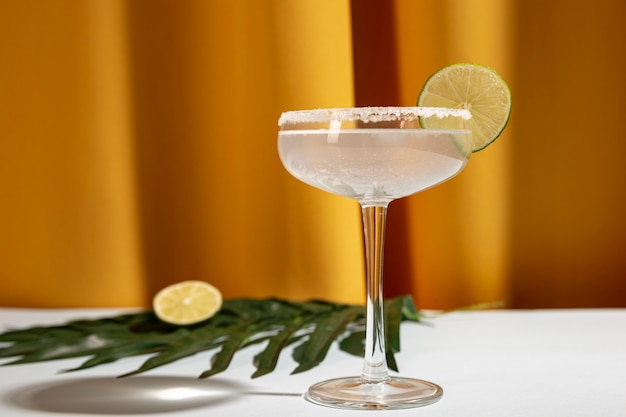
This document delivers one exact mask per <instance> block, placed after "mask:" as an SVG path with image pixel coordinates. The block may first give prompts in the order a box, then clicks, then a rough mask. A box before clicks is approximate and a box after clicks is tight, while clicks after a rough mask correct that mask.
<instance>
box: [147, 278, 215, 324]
mask: <svg viewBox="0 0 626 417" xmlns="http://www.w3.org/2000/svg"><path fill="white" fill-rule="evenodd" d="M152 306H153V307H154V312H155V314H156V315H157V317H159V318H160V319H161V320H163V321H165V322H167V323H171V324H177V325H188V324H194V323H198V322H201V321H204V320H207V319H209V318H211V317H213V316H214V315H215V313H217V312H218V311H219V309H220V308H221V307H222V293H221V292H220V291H219V290H218V289H217V288H215V287H214V286H212V285H211V284H208V283H206V282H204V281H183V282H179V283H177V284H173V285H170V286H168V287H165V288H163V289H162V290H161V291H159V292H158V294H157V295H156V296H155V297H154V300H153V301H152Z"/></svg>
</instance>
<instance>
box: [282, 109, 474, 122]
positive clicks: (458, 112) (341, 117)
mask: <svg viewBox="0 0 626 417" xmlns="http://www.w3.org/2000/svg"><path fill="white" fill-rule="evenodd" d="M419 117H438V118H440V119H442V118H444V117H460V118H462V119H464V120H468V119H470V118H471V117H472V114H471V113H470V112H469V110H466V109H447V108H444V107H354V108H343V109H339V108H338V109H315V110H295V111H288V112H285V113H283V114H282V115H281V116H280V119H278V126H284V125H286V124H296V123H324V122H333V121H355V120H359V121H362V122H366V123H368V122H389V121H394V120H398V119H403V120H405V121H410V120H415V119H417V118H419Z"/></svg>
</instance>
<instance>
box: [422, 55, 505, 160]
mask: <svg viewBox="0 0 626 417" xmlns="http://www.w3.org/2000/svg"><path fill="white" fill-rule="evenodd" d="M417 105H418V106H424V107H447V108H453V109H467V110H469V111H470V113H472V118H471V120H469V121H468V124H467V127H468V129H469V130H471V131H472V152H478V151H480V150H482V149H484V148H485V147H487V145H489V144H490V143H492V142H493V141H494V140H496V139H497V138H498V136H500V133H502V131H503V130H504V128H505V127H506V124H507V123H508V121H509V116H510V115H511V90H509V87H508V85H507V84H506V82H504V80H503V79H502V78H501V77H500V76H499V75H498V74H497V73H496V72H495V71H494V70H492V69H491V68H489V67H485V66H483V65H477V64H467V63H463V64H453V65H450V66H447V67H445V68H442V69H440V70H439V71H437V72H436V73H434V74H433V75H431V76H430V78H428V80H426V84H424V87H423V88H422V91H421V92H420V95H419V97H418V99H417ZM453 123H455V122H454V121H453V120H450V119H445V118H444V119H437V118H434V117H431V118H422V119H420V124H421V125H422V127H425V128H441V129H450V128H456V127H457V126H453V125H452V124H453Z"/></svg>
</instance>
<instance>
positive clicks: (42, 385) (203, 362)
mask: <svg viewBox="0 0 626 417" xmlns="http://www.w3.org/2000/svg"><path fill="white" fill-rule="evenodd" d="M119 312H120V310H112V309H89V310H82V309H81V310H76V309H72V310H30V309H11V308H4V309H2V308H0V329H2V330H6V329H9V328H16V327H18V328H19V327H28V326H33V325H36V324H37V325H39V324H42V325H50V324H61V323H63V322H65V321H67V320H70V319H77V318H92V317H107V316H112V315H115V314H117V313H119ZM428 323H429V324H428V325H423V324H415V323H404V324H403V327H402V334H401V341H402V352H401V353H400V354H398V355H397V360H398V365H399V367H400V371H401V372H400V373H401V374H402V375H404V376H413V377H418V378H422V379H426V380H430V381H432V382H436V383H438V384H439V385H441V386H442V387H443V389H444V396H443V398H442V399H441V400H440V401H439V402H438V403H436V404H433V405H429V406H425V407H421V408H415V409H409V410H398V411H382V413H384V414H385V415H390V414H391V415H397V416H415V417H419V416H424V417H456V416H458V417H461V416H462V417H491V416H494V417H496V416H497V417H515V416H520V417H521V416H524V417H532V416H544V417H559V416H564V417H579V416H580V417H583V416H584V417H624V416H626V309H606V310H597V309H595V310H531V311H524V310H522V311H472V312H456V313H449V314H447V315H444V316H440V317H437V318H433V319H430V320H429V321H428ZM257 352H258V347H254V346H253V347H250V348H249V349H246V350H243V351H241V352H239V353H238V354H237V355H236V356H235V358H234V360H233V363H232V364H231V366H230V367H229V369H228V370H227V371H226V372H224V373H223V374H219V375H216V376H214V377H212V378H209V379H204V380H199V379H197V376H198V375H199V374H200V373H201V372H202V371H204V370H206V369H208V368H209V366H208V360H209V358H210V356H211V353H210V352H208V353H206V354H198V355H196V356H193V357H190V358H186V359H183V360H181V361H179V362H175V363H173V364H171V365H168V366H165V367H162V368H157V369H155V370H153V371H150V372H148V373H146V374H143V375H142V376H135V377H130V378H123V379H116V378H115V377H116V376H117V375H120V374H122V373H125V372H128V371H131V370H134V369H136V368H137V367H138V366H139V365H140V364H141V363H142V362H143V360H145V358H146V357H145V356H144V357H135V358H128V359H124V360H120V361H119V362H116V363H113V364H109V365H104V366H100V367H96V368H92V369H89V370H84V371H78V372H72V373H59V372H58V371H59V370H62V369H68V368H72V367H75V366H78V365H79V364H80V363H82V362H83V361H84V358H79V359H69V360H57V361H52V362H46V363H38V364H28V365H16V366H4V367H0V416H2V417H5V416H7V417H8V416H11V417H14V416H15V417H21V416H33V417H34V416H39V417H40V416H59V415H67V416H102V415H116V416H137V415H141V416H145V417H148V416H155V417H156V416H159V417H170V416H177V417H191V416H220V417H221V416H224V417H235V416H237V417H246V416H250V417H252V416H254V417H263V416H272V417H277V416H352V417H354V416H356V415H358V414H361V415H363V414H367V415H370V414H372V413H374V414H375V413H381V412H380V411H344V410H337V409H333V408H326V407H321V406H318V405H314V404H311V403H309V402H307V401H305V400H303V399H302V398H301V395H302V393H303V392H304V391H305V390H306V389H307V388H308V386H309V385H311V384H312V383H314V382H318V381H321V380H324V379H327V378H333V377H338V376H346V375H352V374H358V373H359V372H360V368H361V360H360V359H359V358H355V357H353V356H350V355H347V354H345V353H343V352H341V351H339V350H338V349H337V348H336V347H333V348H332V349H331V351H330V352H329V356H328V357H327V358H326V360H325V361H324V362H322V364H321V365H320V366H318V367H316V368H314V369H313V370H311V371H308V372H305V373H302V374H298V375H290V372H291V371H292V370H293V369H294V368H295V366H296V364H295V362H294V361H293V360H292V359H291V357H290V352H289V351H286V352H284V354H283V355H282V356H281V359H280V361H279V363H278V367H277V369H276V370H275V371H274V372H273V373H271V374H269V375H266V376H263V377H260V378H256V379H250V375H251V374H252V373H253V372H254V367H253V365H252V357H253V356H254V354H255V353H257ZM8 361H9V360H6V359H5V360H2V362H0V363H6V362H8Z"/></svg>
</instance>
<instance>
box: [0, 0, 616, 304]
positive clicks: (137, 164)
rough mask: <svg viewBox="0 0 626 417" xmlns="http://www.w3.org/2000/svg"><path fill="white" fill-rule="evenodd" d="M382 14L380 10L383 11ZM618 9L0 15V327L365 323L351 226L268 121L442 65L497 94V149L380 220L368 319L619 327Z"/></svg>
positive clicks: (349, 213) (400, 2)
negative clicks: (346, 310)
mask: <svg viewBox="0 0 626 417" xmlns="http://www.w3.org/2000/svg"><path fill="white" fill-rule="evenodd" d="M381 3H383V4H381ZM624 21H626V3H624V2H623V1H621V0H603V1H599V2H594V3H593V4H590V3H589V2H585V1H581V0H573V1H565V0H558V1H554V2H545V1H538V0H530V1H529V0H445V1H444V0H422V1H413V0H395V1H389V2H376V1H373V0H353V1H352V2H350V1H347V0H300V1H293V0H262V1H252V0H249V1H245V0H233V1H218V0H215V1H211V0H208V1H201V0H198V1H191V0H182V1H166V0H134V1H124V0H90V1H82V0H48V1H45V2H44V1H38V0H4V1H2V2H0V54H1V55H0V56H1V61H0V305H1V306H30V307H49V306H58V307H67V306H137V305H147V304H148V303H149V300H150V299H151V297H152V296H153V295H154V293H155V292H156V291H157V290H158V289H160V288H161V287H163V286H164V285H167V284H169V283H173V282H178V281H181V280H185V279H202V280H206V281H208V282H211V283H213V284H214V285H216V286H218V287H219V288H220V289H221V290H222V291H223V293H224V296H226V297H237V296H252V297H265V296H278V297H285V298H291V299H304V298H326V299H330V300H337V301H346V302H362V301H363V292H364V284H363V273H364V271H363V260H362V256H363V250H362V237H361V223H360V217H359V216H360V212H359V209H358V206H356V203H354V202H352V201H350V200H345V199H342V198H340V197H336V196H332V195H328V194H325V193H323V192H321V191H318V190H315V189H312V188H310V187H307V186H305V185H303V184H301V183H299V182H298V181H296V180H295V179H293V178H291V177H289V175H288V174H287V173H286V172H285V171H284V169H283V168H282V166H281V165H280V162H279V160H278V156H277V153H276V121H277V119H278V117H279V115H280V113H281V112H282V111H286V110H292V109H301V108H314V107H339V106H353V105H413V104H414V103H415V100H416V97H417V94H418V92H419V90H420V88H421V85H422V84H423V82H424V81H425V80H426V78H427V77H428V75H430V74H431V73H432V72H434V71H436V70H437V69H439V68H441V67H443V66H445V65H447V64H451V63H454V62H460V61H470V62H477V63H482V64H486V65H489V66H491V67H493V68H495V69H496V70H497V71H498V72H499V73H500V74H501V75H502V76H503V77H504V78H505V79H506V80H507V81H508V82H509V85H510V87H511V89H512V92H513V99H514V101H513V113H512V117H511V121H510V123H509V126H508V128H507V130H506V131H505V133H504V134H503V135H502V137H501V138H500V139H499V140H498V141H497V142H496V143H494V144H493V145H491V146H490V147H489V148H487V149H486V150H484V151H482V152H480V153H477V154H475V155H474V156H473V157H472V161H471V162H470V164H469V165H468V168H467V169H466V170H465V171H464V172H463V173H462V175H460V176H459V177H457V178H455V179H454V180H452V181H450V182H448V183H446V184H443V185H441V186H439V187H437V188H434V189H432V190H428V191H426V192H424V193H422V194H420V195H416V196H412V197H409V198H407V199H405V200H401V201H397V202H394V203H392V205H391V206H390V211H389V228H388V234H387V237H388V241H387V260H386V265H385V269H386V281H385V285H386V291H387V293H388V294H389V295H394V294H398V293H412V294H413V295H414V297H415V298H416V300H417V304H418V306H419V307H421V308H453V307H462V306H467V305H471V304H475V303H481V302H492V301H503V302H505V305H506V306H508V307H514V308H518V307H615V306H621V307H624V306H626V280H625V278H626V257H625V256H624V248H625V247H626V217H625V215H624V213H626V196H625V193H624V186H623V184H622V183H623V180H624V178H626V165H625V164H624V163H623V162H622V159H623V156H622V155H624V154H626V141H625V140H624V138H625V134H624V133H623V128H622V123H621V122H622V118H623V117H622V116H623V114H624V113H625V110H626V109H625V104H624V99H623V97H624V96H625V95H626V85H625V83H626V81H625V79H624V76H623V74H626V54H625V53H624V50H625V49H624V48H625V41H626V27H625V26H624V25H623V22H624Z"/></svg>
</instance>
